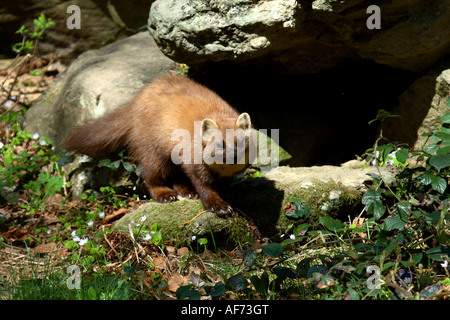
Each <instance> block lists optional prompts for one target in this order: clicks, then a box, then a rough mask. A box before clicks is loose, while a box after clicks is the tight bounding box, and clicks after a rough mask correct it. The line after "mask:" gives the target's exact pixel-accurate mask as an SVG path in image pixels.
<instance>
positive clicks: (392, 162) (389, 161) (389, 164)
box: [386, 159, 394, 166]
mask: <svg viewBox="0 0 450 320" xmlns="http://www.w3.org/2000/svg"><path fill="white" fill-rule="evenodd" d="M386 165H387V166H393V165H394V159H388V160H386Z"/></svg>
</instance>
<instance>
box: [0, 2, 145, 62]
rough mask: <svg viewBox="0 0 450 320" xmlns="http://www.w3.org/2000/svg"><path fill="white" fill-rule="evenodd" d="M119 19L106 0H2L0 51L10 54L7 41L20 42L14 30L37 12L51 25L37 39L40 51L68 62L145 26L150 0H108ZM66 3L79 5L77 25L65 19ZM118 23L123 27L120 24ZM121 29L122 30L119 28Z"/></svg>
mask: <svg viewBox="0 0 450 320" xmlns="http://www.w3.org/2000/svg"><path fill="white" fill-rule="evenodd" d="M111 3H112V4H113V5H114V9H115V11H116V13H117V15H118V16H119V17H120V18H119V19H120V20H121V22H117V20H118V19H117V17H116V16H114V17H113V16H112V15H111V13H110V12H109V11H110V10H109V9H112V7H111V6H110V7H109V8H108V1H106V0H71V1H67V0H50V1H49V0H45V1H43V0H27V1H15V0H2V5H1V7H0V54H4V55H10V54H11V53H12V52H11V45H12V44H13V43H15V42H20V41H21V40H22V39H21V36H20V35H16V34H15V31H16V30H17V29H19V28H20V26H22V25H24V26H25V27H27V28H28V30H30V31H32V30H33V28H34V25H33V19H36V18H37V17H38V16H39V15H40V14H41V13H44V14H45V16H46V17H48V18H51V19H52V20H53V21H54V22H55V26H54V27H51V28H49V29H48V30H46V31H45V32H44V38H43V39H42V40H41V41H40V42H39V52H40V53H41V54H47V53H56V54H57V55H58V56H59V57H60V58H62V59H63V60H64V61H65V62H70V61H72V60H73V59H74V58H76V57H77V56H78V55H79V54H80V53H82V52H84V51H86V50H89V49H92V48H98V47H101V46H103V45H105V44H106V43H109V42H111V41H114V40H116V39H117V38H124V37H126V36H129V35H130V34H133V33H135V31H136V30H137V29H139V28H140V27H142V26H145V24H146V21H147V19H148V10H149V8H150V5H151V3H152V0H129V1H111ZM70 5H76V6H78V7H79V8H80V18H81V25H80V29H69V28H68V27H67V24H66V23H67V20H68V19H69V17H70V16H71V15H72V14H73V12H72V11H69V13H68V12H67V8H68V7H69V6H70ZM121 23H123V24H125V25H126V27H127V28H122V26H121V25H120V24H121ZM121 31H122V32H121Z"/></svg>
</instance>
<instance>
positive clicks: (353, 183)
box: [114, 164, 393, 245]
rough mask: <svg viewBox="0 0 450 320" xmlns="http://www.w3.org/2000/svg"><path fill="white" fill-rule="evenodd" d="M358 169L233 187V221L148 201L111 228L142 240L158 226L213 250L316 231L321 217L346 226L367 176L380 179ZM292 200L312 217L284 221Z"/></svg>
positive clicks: (167, 235) (281, 174) (281, 172)
mask: <svg viewBox="0 0 450 320" xmlns="http://www.w3.org/2000/svg"><path fill="white" fill-rule="evenodd" d="M360 165H361V164H359V165H357V166H356V167H353V166H340V167H337V166H315V167H305V168H303V167H297V168H289V167H278V168H276V169H273V170H272V171H269V172H268V173H267V174H266V175H265V176H264V177H259V178H253V179H248V180H245V181H242V182H239V183H236V184H234V185H232V187H231V189H230V192H229V193H228V194H227V195H226V196H227V201H229V203H230V204H231V205H232V206H233V207H234V208H235V209H236V210H237V212H238V214H237V215H234V216H229V217H218V216H217V215H215V214H213V213H210V212H205V211H204V209H203V206H202V204H201V202H200V200H187V199H182V200H180V201H176V202H172V203H168V204H161V203H155V202H149V203H147V204H143V205H141V206H140V207H139V208H138V209H136V210H135V211H132V212H129V213H127V214H126V215H125V216H124V217H122V218H121V219H120V220H119V221H117V222H116V223H115V225H114V227H115V228H117V229H118V230H120V231H122V232H125V233H129V232H130V230H133V231H134V230H147V231H146V232H142V233H141V235H143V234H145V233H147V232H149V230H150V229H151V226H152V225H154V224H157V223H159V224H160V225H161V232H162V234H163V237H164V239H166V240H175V241H177V242H179V243H185V242H186V241H188V242H189V241H192V239H195V238H196V239H198V238H200V237H207V238H211V237H214V241H215V243H216V244H217V245H219V244H220V245H223V244H225V243H228V244H233V245H235V244H237V243H242V242H243V241H246V239H248V237H251V236H252V233H254V232H257V234H258V235H261V236H264V237H270V238H272V239H275V240H277V241H279V240H280V239H282V235H283V234H285V233H292V229H293V226H295V225H298V224H302V223H309V224H310V225H311V228H317V227H319V225H320V223H319V217H321V216H331V217H334V218H339V219H344V220H346V221H348V219H349V217H350V218H351V219H353V218H354V217H356V216H357V215H359V214H360V213H361V197H362V193H363V192H364V191H365V190H366V183H367V182H370V181H371V177H370V176H369V175H370V174H377V175H378V174H379V171H378V169H377V168H375V167H366V168H364V169H361V168H360ZM379 169H380V170H381V171H380V172H381V174H382V176H383V179H384V180H385V181H386V183H388V184H392V182H393V175H392V173H391V172H389V171H388V170H387V169H386V168H379ZM292 198H295V199H298V200H300V201H301V202H302V203H303V204H304V205H306V206H308V208H309V210H310V212H311V214H310V216H309V217H308V218H300V219H295V220H294V219H290V218H288V217H287V216H286V214H285V206H286V205H288V207H289V206H290V204H289V203H290V202H291V201H292ZM255 227H256V228H255ZM256 230H257V231H256ZM253 235H254V234H253ZM193 236H195V238H193Z"/></svg>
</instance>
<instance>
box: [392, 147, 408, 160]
mask: <svg viewBox="0 0 450 320" xmlns="http://www.w3.org/2000/svg"><path fill="white" fill-rule="evenodd" d="M395 158H396V159H397V161H398V162H405V161H406V159H408V149H400V150H398V151H397V152H396V153H395Z"/></svg>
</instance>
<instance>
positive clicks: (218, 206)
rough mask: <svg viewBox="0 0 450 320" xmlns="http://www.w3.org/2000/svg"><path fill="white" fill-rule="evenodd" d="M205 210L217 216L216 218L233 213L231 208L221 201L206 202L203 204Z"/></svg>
mask: <svg viewBox="0 0 450 320" xmlns="http://www.w3.org/2000/svg"><path fill="white" fill-rule="evenodd" d="M205 209H206V210H208V211H210V212H213V213H215V214H217V215H218V216H224V215H227V214H230V213H232V212H233V208H231V206H230V205H229V204H228V203H226V202H225V201H223V200H222V199H220V200H216V201H208V202H207V203H205Z"/></svg>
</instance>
